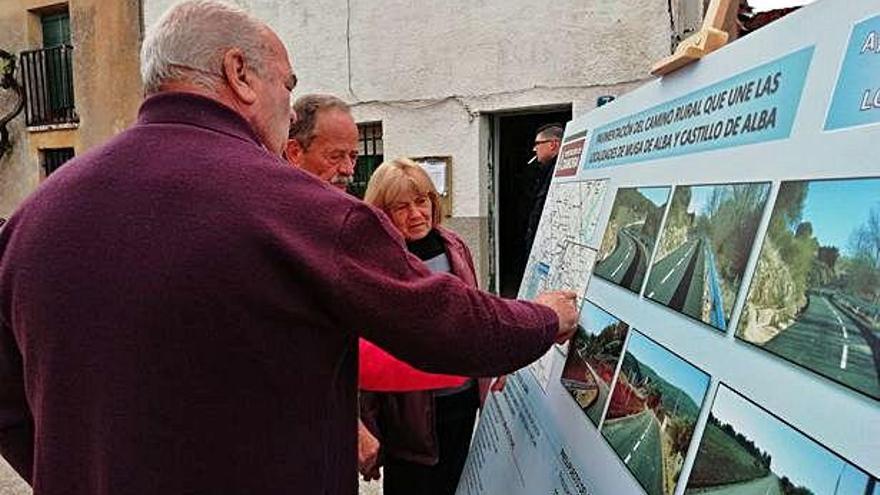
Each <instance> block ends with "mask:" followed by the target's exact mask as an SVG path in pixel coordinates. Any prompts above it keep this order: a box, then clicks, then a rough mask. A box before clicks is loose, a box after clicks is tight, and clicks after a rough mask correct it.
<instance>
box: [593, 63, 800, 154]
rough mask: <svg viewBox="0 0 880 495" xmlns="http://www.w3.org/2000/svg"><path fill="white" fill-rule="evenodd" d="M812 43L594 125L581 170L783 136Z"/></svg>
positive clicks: (794, 108)
mask: <svg viewBox="0 0 880 495" xmlns="http://www.w3.org/2000/svg"><path fill="white" fill-rule="evenodd" d="M812 58H813V47H812V46H811V47H808V48H803V49H801V50H798V51H796V52H794V53H792V54H789V55H787V56H785V57H782V58H779V59H777V60H774V61H772V62H768V63H766V64H763V65H761V66H759V67H756V68H754V69H750V70H749V71H747V72H743V73H742V74H739V75H736V76H734V77H731V78H728V79H725V80H723V81H720V82H718V83H715V84H713V85H711V86H707V87H705V88H703V89H700V90H698V91H695V92H693V93H690V94H687V95H685V96H682V97H680V98H676V99H675V100H672V101H669V102H667V103H663V104H660V105H657V106H655V107H653V108H650V109H648V110H645V111H642V112H639V113H637V114H634V115H631V116H629V117H624V118H622V119H619V120H616V121H614V122H611V123H610V124H607V125H605V126H602V127H600V128H599V129H597V130H596V131H595V132H594V133H593V135H592V138H591V139H590V146H589V148H588V150H587V153H585V154H584V158H583V163H582V165H581V168H582V169H593V168H602V167H610V166H615V165H623V164H626V163H636V162H641V161H645V160H657V159H660V158H668V157H672V156H679V155H685V154H688V153H697V152H701V151H709V150H714V149H721V148H729V147H733V146H742V145H746V144H754V143H760V142H764V141H771V140H774V139H785V138H787V137H789V135H790V134H791V129H792V125H793V124H794V120H795V116H796V114H797V110H798V105H799V104H800V100H801V93H802V91H803V87H804V82H805V80H806V76H807V70H808V69H809V67H810V61H811V60H812Z"/></svg>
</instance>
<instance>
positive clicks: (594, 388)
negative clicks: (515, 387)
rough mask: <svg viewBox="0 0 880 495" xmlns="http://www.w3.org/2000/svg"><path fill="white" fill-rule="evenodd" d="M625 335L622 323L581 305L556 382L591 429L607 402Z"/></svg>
mask: <svg viewBox="0 0 880 495" xmlns="http://www.w3.org/2000/svg"><path fill="white" fill-rule="evenodd" d="M628 331H629V325H627V324H626V323H625V322H622V321H620V320H619V319H617V318H616V317H615V316H613V315H611V314H610V313H607V312H606V311H605V310H603V309H602V308H600V307H598V306H596V305H595V304H593V303H591V302H590V301H584V305H583V307H582V308H581V314H580V321H579V324H578V329H577V332H576V333H575V336H574V337H573V338H572V339H571V342H570V343H569V347H568V356H567V357H566V360H565V366H564V367H563V369H562V376H561V377H560V381H561V382H562V386H563V387H564V388H565V389H566V390H567V391H568V393H569V394H570V395H571V397H572V398H573V399H574V400H575V402H576V403H577V405H578V407H580V409H581V410H582V411H583V412H584V413H585V414H586V415H587V417H588V418H590V421H592V422H593V424H594V425H597V426H598V424H599V420H600V419H601V416H602V411H604V410H605V404H606V402H608V396H609V394H610V392H611V381H612V380H613V379H614V372H615V371H616V369H617V363H618V361H619V360H620V354H621V352H622V351H623V342H624V341H625V340H626V334H627V332H628Z"/></svg>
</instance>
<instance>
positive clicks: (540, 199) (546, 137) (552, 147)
mask: <svg viewBox="0 0 880 495" xmlns="http://www.w3.org/2000/svg"><path fill="white" fill-rule="evenodd" d="M563 132H564V130H563V127H562V124H555V123H554V124H547V125H543V126H541V127H539V128H538V132H537V133H536V134H535V145H534V147H533V148H532V149H533V150H534V151H535V158H537V160H538V173H537V177H536V178H535V183H534V187H533V189H532V195H531V196H530V197H532V198H534V199H533V201H534V202H533V203H532V210H531V212H530V213H529V223H528V225H527V227H526V238H525V256H526V259H528V256H529V253H531V251H532V243H534V242H535V232H536V231H537V230H538V222H540V221H541V212H542V211H543V210H544V202H546V201H547V190H548V189H550V180H551V179H553V168H554V165H556V155H558V154H559V145H560V143H561V142H562V134H563Z"/></svg>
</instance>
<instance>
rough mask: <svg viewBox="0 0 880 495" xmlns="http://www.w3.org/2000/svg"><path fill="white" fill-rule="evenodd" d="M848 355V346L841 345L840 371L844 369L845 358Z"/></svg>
mask: <svg viewBox="0 0 880 495" xmlns="http://www.w3.org/2000/svg"><path fill="white" fill-rule="evenodd" d="M848 354H849V346H848V345H846V344H843V354H841V355H840V369H842V370H845V369H846V357H847V355H848Z"/></svg>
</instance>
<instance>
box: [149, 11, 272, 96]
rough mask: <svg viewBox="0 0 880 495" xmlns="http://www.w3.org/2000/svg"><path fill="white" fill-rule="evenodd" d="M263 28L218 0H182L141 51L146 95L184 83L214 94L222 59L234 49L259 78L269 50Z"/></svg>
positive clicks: (161, 20)
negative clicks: (179, 82) (169, 83)
mask: <svg viewBox="0 0 880 495" xmlns="http://www.w3.org/2000/svg"><path fill="white" fill-rule="evenodd" d="M268 30H269V28H268V27H267V26H266V24H265V23H263V22H262V21H260V20H259V19H257V18H256V17H254V16H252V15H251V14H249V13H248V12H246V11H245V10H242V9H241V8H239V7H237V6H235V5H232V4H229V3H226V2H222V1H219V0H184V1H182V2H180V3H178V4H176V5H174V6H173V7H171V8H170V9H168V10H167V11H166V12H165V13H164V14H162V17H160V18H159V20H158V21H157V22H156V24H154V25H153V26H151V27H150V29H149V30H148V31H147V34H146V36H145V37H144V43H143V45H142V47H141V79H142V80H143V83H144V89H145V90H146V92H147V94H150V93H155V92H157V91H158V90H159V87H160V86H161V85H162V83H165V82H169V81H186V82H189V83H193V84H196V85H198V86H201V87H204V88H206V89H208V90H213V89H215V88H216V87H217V85H218V84H219V83H220V82H221V81H222V80H223V56H224V54H225V53H226V52H227V51H228V50H229V49H230V48H238V49H240V50H241V51H242V53H243V54H244V57H245V60H246V61H247V62H248V63H249V64H250V66H251V67H252V68H253V69H254V70H255V71H256V72H257V74H261V73H263V70H264V68H265V63H266V58H267V56H268V52H269V48H268V46H267V44H266V35H265V33H266V32H267V31H268Z"/></svg>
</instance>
